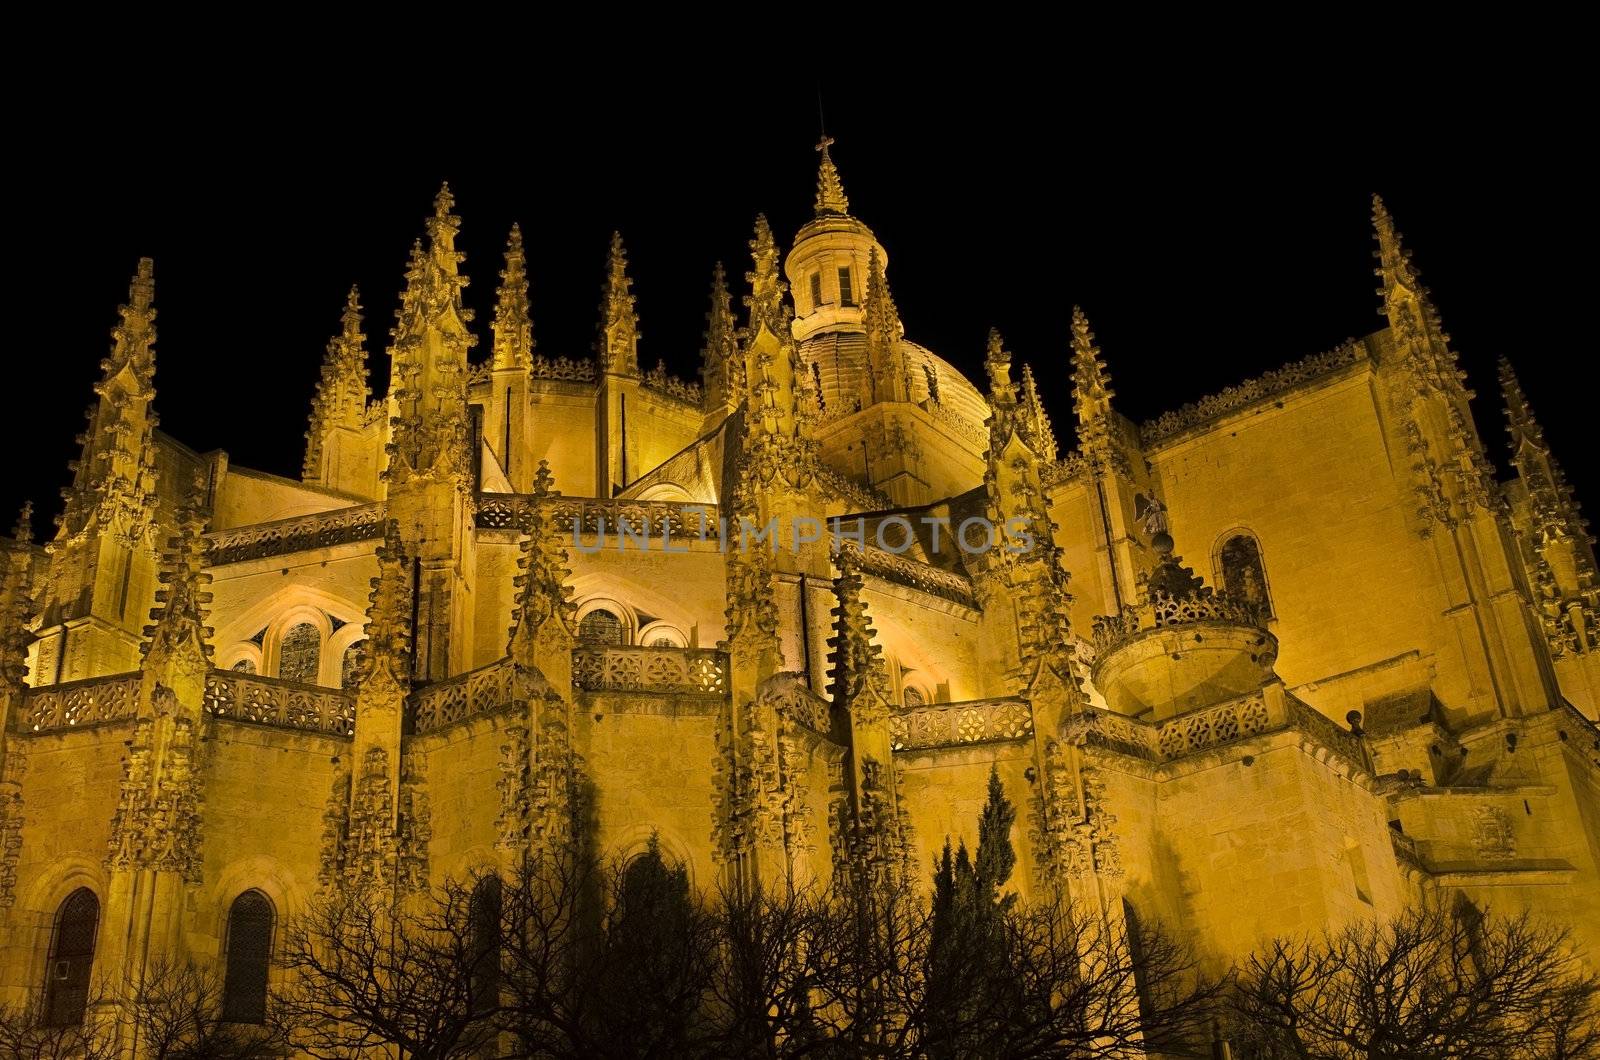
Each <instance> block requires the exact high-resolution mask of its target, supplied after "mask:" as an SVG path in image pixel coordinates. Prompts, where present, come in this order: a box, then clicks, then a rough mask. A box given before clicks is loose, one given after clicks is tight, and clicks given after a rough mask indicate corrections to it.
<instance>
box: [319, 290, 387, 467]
mask: <svg viewBox="0 0 1600 1060" xmlns="http://www.w3.org/2000/svg"><path fill="white" fill-rule="evenodd" d="M361 321H362V317H361V292H360V290H359V289H357V288H356V287H355V286H354V285H351V287H350V293H349V294H348V295H347V296H346V297H345V303H344V313H343V315H342V316H341V317H340V330H339V334H338V335H337V336H335V337H334V338H333V339H331V340H329V342H328V352H327V354H326V355H325V356H324V357H323V359H322V378H321V379H320V380H319V381H318V382H317V392H316V395H315V396H314V397H313V398H312V399H311V424H310V429H308V430H307V431H306V457H305V464H304V468H303V470H302V477H303V478H304V479H305V480H306V481H311V480H313V479H319V478H321V477H322V472H323V455H324V447H325V446H326V444H327V439H328V432H329V431H330V430H333V429H334V428H344V429H346V430H352V431H359V430H360V429H361V427H362V424H363V422H364V421H365V419H366V412H367V399H368V398H370V397H371V396H372V390H371V388H370V387H369V386H368V385H367V340H366V336H365V335H364V334H363V333H362V330H361Z"/></svg>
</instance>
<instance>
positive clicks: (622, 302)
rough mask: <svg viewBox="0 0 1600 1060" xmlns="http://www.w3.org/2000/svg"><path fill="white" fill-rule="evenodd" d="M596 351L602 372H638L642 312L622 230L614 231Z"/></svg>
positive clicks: (607, 259) (608, 258)
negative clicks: (635, 301)
mask: <svg viewBox="0 0 1600 1060" xmlns="http://www.w3.org/2000/svg"><path fill="white" fill-rule="evenodd" d="M596 352H597V354H598V356H599V360H600V371H601V372H602V373H606V374H612V375H638V374H639V313H638V311H637V310H636V309H635V308H634V294H633V280H631V279H630V278H629V277H628V251H627V249H626V248H625V247H624V246H623V245H622V233H621V232H613V233H611V250H610V252H609V253H608V255H607V257H606V284H605V294H604V296H603V297H602V299H601V302H600V338H599V342H598V345H597V349H596Z"/></svg>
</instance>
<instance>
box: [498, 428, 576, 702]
mask: <svg viewBox="0 0 1600 1060" xmlns="http://www.w3.org/2000/svg"><path fill="white" fill-rule="evenodd" d="M553 485H554V477H553V476H552V475H551V474H550V462H549V461H547V460H541V461H539V471H538V473H537V474H536V475H535V476H534V480H533V497H532V500H531V502H530V503H529V505H528V508H527V523H526V525H525V527H524V529H525V531H526V536H525V537H523V539H522V548H521V556H520V557H519V558H518V561H517V571H518V573H517V576H516V578H515V579H514V581H513V584H514V585H515V586H516V588H517V603H516V610H515V611H514V612H513V613H512V617H511V629H510V631H509V634H508V637H509V639H508V641H507V643H506V654H508V655H510V656H511V657H512V658H513V659H515V660H516V661H517V663H518V664H519V665H522V666H524V667H528V668H537V666H536V664H535V661H534V660H535V656H536V655H538V654H539V647H538V640H539V639H540V637H541V635H544V636H546V637H548V635H549V633H550V624H551V623H552V622H554V623H555V626H554V629H555V631H556V633H557V634H558V636H562V635H564V638H563V639H567V638H570V637H571V636H572V634H573V632H574V631H575V628H576V623H575V622H574V617H575V613H576V608H575V606H574V605H573V603H572V601H571V596H572V587H571V586H569V585H568V584H567V579H568V577H569V576H570V574H571V572H570V571H569V570H568V568H567V550H566V549H564V548H562V547H561V536H562V534H561V528H560V527H559V526H558V525H557V523H556V520H555V518H554V516H553V514H552V512H551V509H550V507H549V506H548V505H546V504H544V503H543V502H544V501H545V500H546V499H547V498H550V497H559V496H560V494H559V493H558V492H556V491H555V490H554V489H552V488H551V487H552V486H553ZM568 647H569V648H570V645H568ZM545 676H546V677H554V676H555V675H551V674H546V675H545Z"/></svg>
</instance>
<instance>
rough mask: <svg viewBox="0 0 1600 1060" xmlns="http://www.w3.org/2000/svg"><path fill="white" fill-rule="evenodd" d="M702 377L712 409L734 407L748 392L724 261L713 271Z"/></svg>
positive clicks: (701, 357) (701, 356)
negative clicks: (746, 390) (745, 390)
mask: <svg viewBox="0 0 1600 1060" xmlns="http://www.w3.org/2000/svg"><path fill="white" fill-rule="evenodd" d="M700 381H701V386H702V388H703V392H704V394H705V403H706V409H707V410H708V411H710V410H712V409H716V408H718V407H726V408H729V409H731V408H734V407H736V406H737V405H738V403H739V401H740V400H741V399H742V398H743V396H744V387H745V380H744V357H743V356H741V355H740V353H739V336H738V325H737V324H736V323H735V322H734V319H733V298H732V296H731V295H729V294H728V273H727V270H725V269H724V268H723V267H722V262H720V261H719V262H717V265H716V268H714V269H713V270H712V271H711V308H710V310H709V311H708V312H707V313H706V330H705V345H704V346H703V347H702V348H701V350H700Z"/></svg>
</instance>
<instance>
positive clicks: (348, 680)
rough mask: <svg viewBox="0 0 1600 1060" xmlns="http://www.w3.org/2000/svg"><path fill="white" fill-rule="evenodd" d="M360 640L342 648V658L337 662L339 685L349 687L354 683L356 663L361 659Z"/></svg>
mask: <svg viewBox="0 0 1600 1060" xmlns="http://www.w3.org/2000/svg"><path fill="white" fill-rule="evenodd" d="M362 643H363V642H362V641H359V640H358V641H356V642H355V643H354V644H352V645H350V646H349V647H348V648H346V649H345V650H344V659H343V660H342V661H341V662H340V663H339V687H340V688H350V687H351V686H352V685H354V684H355V679H356V663H357V662H359V661H360V659H361V645H362Z"/></svg>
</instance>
